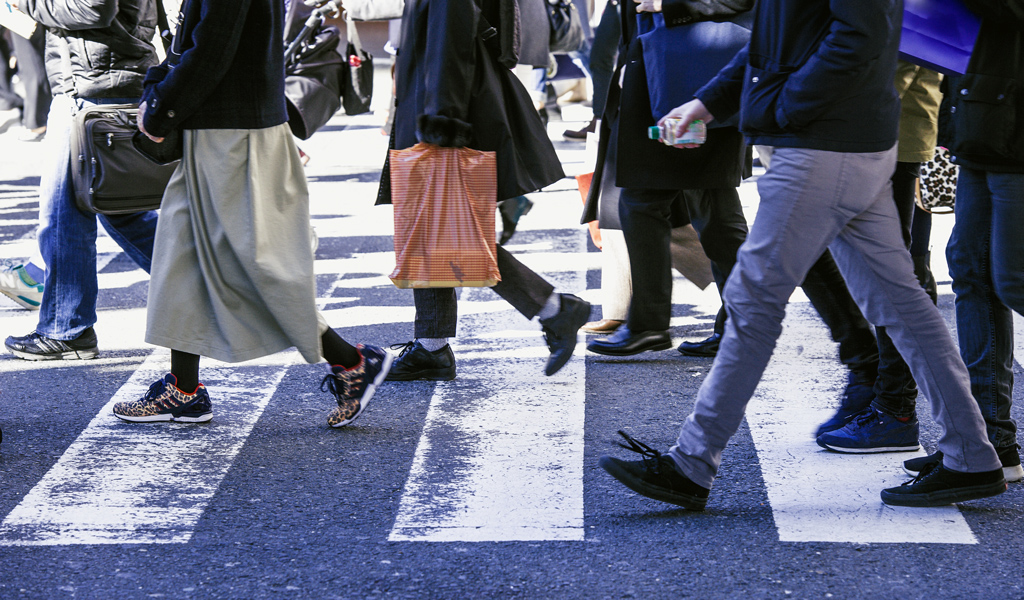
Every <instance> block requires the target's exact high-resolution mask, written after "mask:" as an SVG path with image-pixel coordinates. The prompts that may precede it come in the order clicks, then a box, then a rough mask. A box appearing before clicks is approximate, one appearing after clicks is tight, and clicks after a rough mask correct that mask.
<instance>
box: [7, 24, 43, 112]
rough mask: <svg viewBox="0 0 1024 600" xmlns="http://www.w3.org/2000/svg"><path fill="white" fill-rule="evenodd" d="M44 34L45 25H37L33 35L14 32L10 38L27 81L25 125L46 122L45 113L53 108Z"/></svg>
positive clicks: (19, 69) (22, 76)
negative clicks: (44, 51) (45, 62)
mask: <svg viewBox="0 0 1024 600" xmlns="http://www.w3.org/2000/svg"><path fill="white" fill-rule="evenodd" d="M44 37H45V29H44V28H43V27H36V31H35V33H33V34H32V38H31V39H27V40H26V39H25V38H23V37H21V36H19V35H14V36H13V37H12V40H11V41H12V43H13V44H14V55H15V56H16V57H17V58H18V76H19V77H20V78H21V80H22V82H23V83H24V84H25V104H24V115H23V117H22V124H23V125H24V126H25V128H26V129H39V128H40V127H45V126H46V116H47V114H49V112H50V100H51V99H52V98H53V96H52V94H50V83H49V81H48V80H47V79H46V67H45V65H44V64H43V48H44V45H45V41H44Z"/></svg>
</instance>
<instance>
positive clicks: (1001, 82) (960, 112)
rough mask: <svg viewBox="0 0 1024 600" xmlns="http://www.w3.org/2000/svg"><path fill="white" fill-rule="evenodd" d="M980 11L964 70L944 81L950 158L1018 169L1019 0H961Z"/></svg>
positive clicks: (1022, 30)
mask: <svg viewBox="0 0 1024 600" xmlns="http://www.w3.org/2000/svg"><path fill="white" fill-rule="evenodd" d="M965 4H967V7H968V8H970V9H971V10H973V11H974V12H975V13H977V14H978V15H980V16H981V31H979V32H978V42H977V43H976V44H975V46H974V52H973V53H972V54H971V62H970V64H968V66H967V74H966V75H963V76H961V77H958V78H956V79H954V80H951V81H950V85H949V93H950V94H951V95H952V97H953V112H952V117H951V119H950V123H951V124H952V129H953V148H952V149H953V161H954V162H955V163H957V164H959V165H961V166H966V167H973V168H976V169H983V170H986V171H996V172H1007V173H1024V0H966V2H965Z"/></svg>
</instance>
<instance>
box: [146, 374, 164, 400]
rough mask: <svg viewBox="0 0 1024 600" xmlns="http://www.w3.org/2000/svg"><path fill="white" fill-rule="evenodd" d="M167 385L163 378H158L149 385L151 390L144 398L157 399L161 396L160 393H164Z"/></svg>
mask: <svg viewBox="0 0 1024 600" xmlns="http://www.w3.org/2000/svg"><path fill="white" fill-rule="evenodd" d="M165 389H166V386H165V385H164V380H163V379H157V380H156V381H154V382H153V384H152V385H150V386H149V391H148V392H146V395H145V396H143V397H142V399H143V400H156V399H157V398H159V397H160V394H163V393H164V390H165Z"/></svg>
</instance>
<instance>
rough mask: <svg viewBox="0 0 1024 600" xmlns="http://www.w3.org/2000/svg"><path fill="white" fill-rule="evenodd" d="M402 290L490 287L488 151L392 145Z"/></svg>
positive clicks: (491, 169)
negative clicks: (394, 147) (395, 146)
mask: <svg viewBox="0 0 1024 600" xmlns="http://www.w3.org/2000/svg"><path fill="white" fill-rule="evenodd" d="M390 163H391V199H392V202H393V203H394V207H395V262H396V265H395V270H394V272H392V273H391V281H393V282H394V283H395V285H396V286H397V287H400V288H430V287H491V286H493V285H494V284H496V283H498V281H500V280H501V276H500V275H499V274H498V259H497V253H496V249H495V246H496V242H495V231H494V211H495V202H496V200H497V166H496V161H495V154H494V152H483V151H480V150H472V149H470V148H442V147H440V146H434V145H431V144H424V143H419V144H416V145H415V146H413V147H412V148H407V149H405V150H391V151H390Z"/></svg>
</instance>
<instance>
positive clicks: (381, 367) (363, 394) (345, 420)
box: [320, 344, 394, 427]
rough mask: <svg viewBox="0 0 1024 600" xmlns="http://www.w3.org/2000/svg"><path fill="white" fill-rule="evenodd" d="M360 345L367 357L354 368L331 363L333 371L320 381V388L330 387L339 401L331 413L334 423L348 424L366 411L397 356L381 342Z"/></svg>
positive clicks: (361, 353) (336, 425)
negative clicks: (379, 345) (377, 344)
mask: <svg viewBox="0 0 1024 600" xmlns="http://www.w3.org/2000/svg"><path fill="white" fill-rule="evenodd" d="M356 349H357V350H358V351H359V354H360V356H362V357H363V359H362V360H361V361H359V364H358V365H356V366H354V367H352V368H351V369H346V368H345V367H341V366H328V369H330V372H329V373H327V375H324V378H323V380H321V381H320V390H321V391H324V392H328V391H329V392H330V393H331V394H332V395H333V396H334V398H335V400H337V401H338V407H337V408H335V409H334V410H333V411H331V414H330V415H328V416H327V424H328V425H330V426H331V427H344V426H345V425H348V424H349V423H351V422H352V421H355V420H356V417H358V416H359V415H360V414H362V412H363V409H365V408H366V405H367V404H369V403H370V399H371V398H373V394H374V393H375V392H376V391H377V388H378V387H380V384H381V383H383V382H384V378H385V377H387V375H388V371H389V370H390V369H391V362H392V361H393V360H394V356H392V355H391V354H389V353H388V352H387V351H386V350H384V349H383V348H378V347H377V346H364V345H362V344H359V345H358V346H356Z"/></svg>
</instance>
